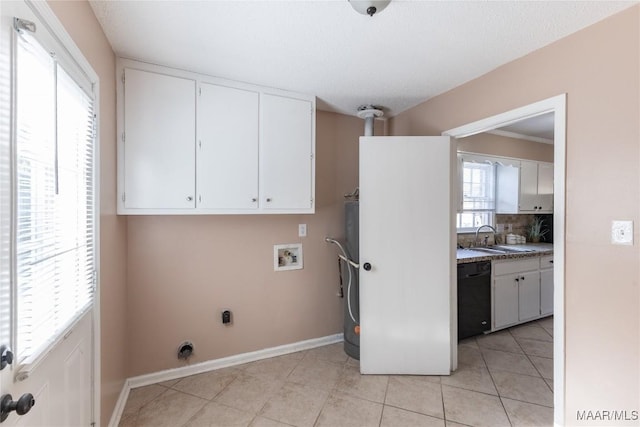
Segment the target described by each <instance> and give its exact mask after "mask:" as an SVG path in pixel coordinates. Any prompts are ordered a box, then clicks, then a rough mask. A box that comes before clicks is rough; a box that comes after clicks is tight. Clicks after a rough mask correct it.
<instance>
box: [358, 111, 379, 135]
mask: <svg viewBox="0 0 640 427" xmlns="http://www.w3.org/2000/svg"><path fill="white" fill-rule="evenodd" d="M356 114H357V116H358V117H360V118H361V119H364V136H373V121H374V120H375V118H376V117H382V115H383V114H384V113H383V112H382V110H381V109H379V108H377V107H375V106H373V105H371V104H369V105H362V106H360V107H358V112H357V113H356Z"/></svg>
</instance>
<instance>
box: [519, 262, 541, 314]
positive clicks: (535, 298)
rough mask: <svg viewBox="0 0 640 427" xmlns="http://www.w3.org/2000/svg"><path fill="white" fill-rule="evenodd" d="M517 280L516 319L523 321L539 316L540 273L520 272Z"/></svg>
mask: <svg viewBox="0 0 640 427" xmlns="http://www.w3.org/2000/svg"><path fill="white" fill-rule="evenodd" d="M517 282H518V320H520V321H521V322H525V321H527V320H531V319H535V318H536V317H539V316H540V273H539V272H538V270H537V269H536V271H528V272H526V273H521V274H520V277H519V278H518V280H517Z"/></svg>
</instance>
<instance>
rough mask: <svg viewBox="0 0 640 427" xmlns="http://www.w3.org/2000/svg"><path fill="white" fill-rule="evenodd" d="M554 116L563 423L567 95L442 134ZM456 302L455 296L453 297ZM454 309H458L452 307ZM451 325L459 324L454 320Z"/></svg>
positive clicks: (557, 355) (559, 411)
mask: <svg viewBox="0 0 640 427" xmlns="http://www.w3.org/2000/svg"><path fill="white" fill-rule="evenodd" d="M549 114H552V115H553V163H554V173H553V206H554V217H553V231H552V233H553V245H554V246H553V262H554V271H553V283H554V292H553V313H554V317H553V326H554V334H553V371H554V375H553V390H554V393H553V395H554V421H555V423H556V424H558V425H561V424H563V423H564V408H565V399H564V384H565V381H564V372H565V366H564V360H565V355H564V349H565V345H564V343H565V338H564V324H565V321H564V294H565V292H564V289H565V283H564V265H565V245H564V243H565V168H566V94H562V95H558V96H555V97H552V98H548V99H544V100H542V101H539V102H535V103H533V104H529V105H526V106H524V107H520V108H516V109H514V110H510V111H507V112H504V113H501V114H498V115H495V116H491V117H487V118H485V119H482V120H478V121H475V122H472V123H468V124H466V125H463V126H460V127H457V128H454V129H450V130H447V131H445V132H443V133H442V134H443V135H447V136H451V137H453V138H458V139H459V138H465V137H469V136H473V135H478V134H482V133H486V132H490V131H495V130H496V129H500V128H505V127H507V126H511V125H514V124H516V123H519V122H522V121H524V120H530V119H532V118H535V117H541V116H544V115H549ZM453 300H454V301H455V299H453ZM452 312H454V313H455V312H456V310H455V307H452ZM452 324H456V322H455V321H454V319H452ZM456 335H457V328H456V330H455V331H452V340H451V343H452V349H451V355H452V360H451V365H452V367H453V368H456V367H457V364H458V361H457V339H455V337H456Z"/></svg>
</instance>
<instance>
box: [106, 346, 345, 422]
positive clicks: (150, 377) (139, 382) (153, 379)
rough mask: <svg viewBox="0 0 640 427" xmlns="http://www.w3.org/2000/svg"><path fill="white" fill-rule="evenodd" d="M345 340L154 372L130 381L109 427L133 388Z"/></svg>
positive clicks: (118, 414)
mask: <svg viewBox="0 0 640 427" xmlns="http://www.w3.org/2000/svg"><path fill="white" fill-rule="evenodd" d="M343 340H344V338H343V334H335V335H327V336H325V337H320V338H313V339H310V340H305V341H298V342H294V343H291V344H285V345H281V346H277V347H270V348H265V349H262V350H257V351H251V352H248V353H240V354H236V355H233V356H228V357H223V358H220V359H212V360H207V361H206V362H201V363H196V364H194V365H189V366H184V367H182V368H174V369H167V370H164V371H158V372H153V373H151V374H145V375H139V376H137V377H132V378H128V379H127V380H126V381H125V383H124V385H123V387H122V391H121V392H120V397H119V398H118V401H117V402H116V407H115V408H114V410H113V413H112V414H111V420H110V421H109V427H117V426H118V424H119V423H120V419H121V418H122V412H123V410H124V407H125V405H126V403H127V398H128V397H129V392H130V391H131V389H132V388H138V387H143V386H146V385H151V384H156V383H159V382H162V381H169V380H175V379H178V378H184V377H188V376H190V375H196V374H202V373H204V372H209V371H215V370H217V369H222V368H228V367H230V366H236V365H241V364H243V363H248V362H255V361H256V360H262V359H268V358H271V357H276V356H282V355H285V354H290V353H295V352H298V351H303V350H310V349H312V348H316V347H322V346H325V345H329V344H335V343H338V342H342V341H343Z"/></svg>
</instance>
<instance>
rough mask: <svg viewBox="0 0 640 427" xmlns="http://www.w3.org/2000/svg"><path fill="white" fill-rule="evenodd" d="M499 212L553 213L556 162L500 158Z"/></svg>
mask: <svg viewBox="0 0 640 427" xmlns="http://www.w3.org/2000/svg"><path fill="white" fill-rule="evenodd" d="M496 193H497V197H496V213H500V214H507V213H553V163H544V162H535V161H530V160H521V161H519V162H518V164H514V163H508V164H504V163H503V162H499V163H498V166H497V169H496Z"/></svg>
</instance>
